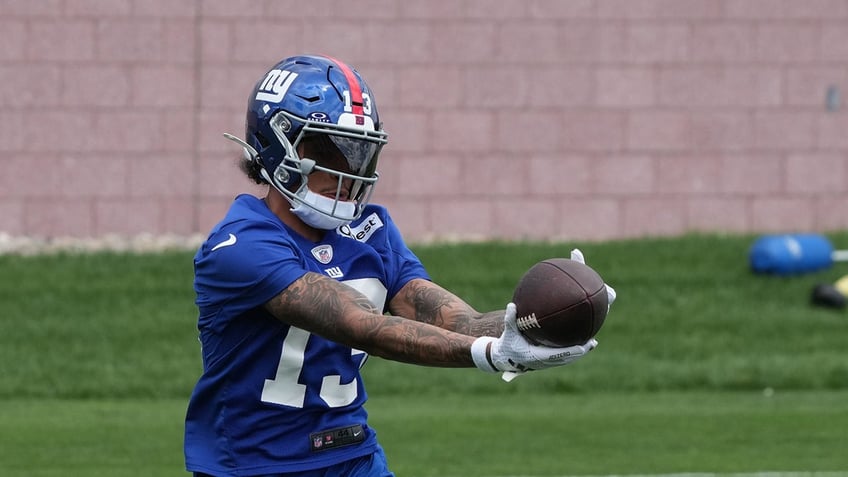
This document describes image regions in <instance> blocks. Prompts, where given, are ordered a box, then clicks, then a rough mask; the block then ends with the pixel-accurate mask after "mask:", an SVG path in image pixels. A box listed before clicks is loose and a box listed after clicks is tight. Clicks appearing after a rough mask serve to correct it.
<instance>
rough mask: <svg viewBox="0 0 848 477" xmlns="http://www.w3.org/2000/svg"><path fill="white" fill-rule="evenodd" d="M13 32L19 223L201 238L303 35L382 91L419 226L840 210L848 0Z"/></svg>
mask: <svg viewBox="0 0 848 477" xmlns="http://www.w3.org/2000/svg"><path fill="white" fill-rule="evenodd" d="M0 44H2V45H3V47H2V48H0V232H2V233H8V234H11V235H29V236H38V237H58V236H75V237H89V236H104V235H111V234H118V235H126V236H132V235H137V234H143V233H154V234H166V233H167V234H180V235H187V234H193V233H204V232H205V231H206V230H207V229H208V228H209V227H210V226H211V225H212V224H213V223H214V222H215V221H216V220H217V219H218V218H219V217H220V216H221V215H222V213H223V212H224V210H225V208H226V207H227V204H228V203H229V201H230V200H231V199H232V197H233V196H234V195H235V194H237V193H238V192H240V191H251V192H259V189H257V188H256V187H254V186H252V185H251V184H250V183H249V182H248V181H247V179H245V178H243V177H242V176H241V175H240V173H239V172H238V170H237V169H236V167H235V165H234V158H235V157H237V155H238V152H239V151H238V150H237V148H235V147H234V146H233V145H232V144H230V143H229V142H227V141H225V140H224V139H223V138H222V137H221V133H222V132H225V131H228V132H235V133H238V134H239V135H241V134H242V132H243V116H244V112H243V107H244V105H245V103H246V99H247V94H248V92H249V90H250V89H251V87H252V85H253V83H254V82H255V81H256V79H257V78H258V76H260V75H261V74H262V73H263V72H264V71H265V69H266V68H267V67H269V66H270V65H271V64H273V63H274V62H276V61H277V60H279V59H281V58H283V57H285V56H289V55H292V54H296V53H302V52H311V53H325V54H329V55H331V56H335V57H337V58H341V59H344V60H346V61H347V62H348V63H350V64H352V65H353V66H355V67H356V68H357V69H359V70H360V72H362V73H363V75H364V76H365V77H366V78H367V79H368V81H369V83H370V84H371V87H372V88H373V89H374V91H375V95H376V99H377V103H378V105H379V106H380V111H381V116H382V118H383V119H384V121H385V123H386V129H387V130H388V131H389V133H390V145H389V146H388V148H387V149H386V150H385V151H384V155H383V157H382V163H381V167H380V170H381V172H382V174H383V179H381V182H380V184H379V186H378V190H377V192H376V194H375V200H376V201H379V202H381V203H384V204H386V205H388V206H389V207H390V209H391V210H392V211H393V215H394V217H395V219H396V221H397V222H398V223H399V224H400V226H401V227H402V229H403V230H404V231H405V233H406V236H407V238H408V239H409V240H411V241H423V240H429V239H434V238H436V239H438V238H461V239H470V238H483V237H496V238H502V239H521V238H530V239H580V240H585V239H591V240H603V239H611V238H624V237H636V236H644V235H676V234H681V233H685V232H688V231H727V232H763V233H765V232H776V231H828V230H835V229H844V228H848V104H846V99H848V2H846V1H845V0H805V1H797V0H571V1H557V0H527V1H521V2H494V1H491V0H405V1H395V0H366V1H359V2H350V3H349V2H335V1H329V0H312V1H310V2H302V1H295V0H266V1H259V0H204V1H199V0H196V1H189V0H186V1H178V2H175V1H171V0H156V1H152V0H99V1H98V0H44V1H37V2H35V1H30V0H3V1H1V2H0ZM829 89H830V90H831V91H834V92H836V93H838V94H837V95H836V96H835V98H836V99H837V100H838V101H837V104H836V106H837V107H836V108H834V109H832V110H828V108H827V107H826V97H827V92H828V90H829Z"/></svg>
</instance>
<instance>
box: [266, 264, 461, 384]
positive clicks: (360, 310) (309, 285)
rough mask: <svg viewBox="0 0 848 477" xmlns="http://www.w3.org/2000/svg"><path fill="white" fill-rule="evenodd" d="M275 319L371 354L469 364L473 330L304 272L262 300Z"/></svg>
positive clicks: (437, 363) (418, 361)
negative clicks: (380, 302)
mask: <svg viewBox="0 0 848 477" xmlns="http://www.w3.org/2000/svg"><path fill="white" fill-rule="evenodd" d="M265 308H266V309H267V310H268V311H269V312H270V313H271V314H272V315H274V316H275V317H277V318H278V319H279V320H281V321H283V322H286V323H288V324H290V325H293V326H296V327H298V328H301V329H304V330H307V331H309V332H311V333H315V334H317V335H319V336H322V337H324V338H327V339H329V340H333V341H336V342H338V343H342V344H345V345H347V346H350V347H352V348H356V349H360V350H362V351H366V352H368V353H369V354H372V355H375V356H380V357H383V358H386V359H391V360H395V361H403V362H408V363H415V364H421V365H427V366H442V367H467V366H473V365H474V363H473V360H472V359H471V351H470V350H471V343H472V342H473V341H474V338H473V337H472V336H466V335H464V334H460V333H455V332H452V331H449V330H445V329H442V328H440V327H437V326H435V325H432V324H429V323H422V322H419V321H414V320H412V319H408V318H405V317H398V316H389V315H383V314H380V310H378V309H376V308H375V307H374V305H373V304H372V303H371V302H370V301H369V300H368V299H367V298H366V297H365V296H364V295H362V294H361V293H359V292H357V291H356V290H354V289H352V288H350V287H348V286H345V285H343V284H341V283H339V282H336V281H335V280H332V279H329V278H327V277H324V276H321V275H318V274H315V273H307V274H306V275H304V276H303V277H302V278H300V279H298V280H296V281H295V282H294V283H293V284H292V285H290V286H289V287H288V288H287V289H286V290H284V291H283V292H282V293H280V294H279V295H278V296H276V297H274V298H273V299H272V300H271V301H269V302H268V303H266V305H265Z"/></svg>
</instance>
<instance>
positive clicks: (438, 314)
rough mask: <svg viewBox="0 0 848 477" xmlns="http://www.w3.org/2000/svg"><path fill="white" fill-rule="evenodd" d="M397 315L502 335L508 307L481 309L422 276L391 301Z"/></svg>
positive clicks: (466, 332) (480, 333) (467, 332)
mask: <svg viewBox="0 0 848 477" xmlns="http://www.w3.org/2000/svg"><path fill="white" fill-rule="evenodd" d="M389 310H390V311H391V313H392V314H393V315H397V316H404V317H407V318H412V319H414V320H415V321H420V322H423V323H429V324H431V325H436V326H438V327H439V328H444V329H446V330H451V331H456V332H457V333H462V334H464V335H470V336H500V334H501V332H502V331H503V317H504V310H497V311H491V312H488V313H480V312H478V311H477V310H475V309H474V308H472V307H471V305H469V304H468V303H466V302H465V301H463V300H462V299H461V298H459V297H458V296H456V295H454V294H453V293H451V292H449V291H447V290H445V289H444V288H442V287H440V286H439V285H437V284H435V283H433V282H430V281H427V280H422V279H415V280H411V281H410V282H409V283H407V284H406V285H405V286H404V287H403V288H402V289H401V290H400V292H398V294H397V295H395V297H394V298H393V299H392V301H391V302H390V303H389Z"/></svg>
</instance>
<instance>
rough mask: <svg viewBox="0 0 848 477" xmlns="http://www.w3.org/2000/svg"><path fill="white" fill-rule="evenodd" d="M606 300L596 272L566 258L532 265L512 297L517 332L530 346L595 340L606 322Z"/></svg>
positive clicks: (563, 344)
mask: <svg viewBox="0 0 848 477" xmlns="http://www.w3.org/2000/svg"><path fill="white" fill-rule="evenodd" d="M608 300H609V299H608V297H607V291H606V286H605V285H604V280H603V279H602V278H601V276H600V275H599V274H598V272H596V271H595V270H594V269H592V268H591V267H589V266H588V265H584V264H582V263H580V262H578V261H575V260H570V259H567V258H549V259H547V260H542V261H541V262H539V263H537V264H535V265H533V266H532V267H531V268H530V269H529V270H528V271H527V272H526V273H525V274H524V275H523V276H522V277H521V279H520V280H519V282H518V285H517V286H516V287H515V292H514V293H513V296H512V302H513V303H515V307H516V315H515V319H516V324H517V325H518V330H519V331H520V332H521V333H522V334H523V335H524V336H525V337H526V338H527V340H528V341H530V342H531V343H534V344H537V345H545V346H554V347H565V346H572V345H577V344H583V343H585V342H586V341H589V339H590V338H592V337H594V336H595V335H596V334H597V333H598V331H599V330H600V329H601V326H602V325H603V324H604V320H605V319H606V316H607V310H608V309H609V307H608Z"/></svg>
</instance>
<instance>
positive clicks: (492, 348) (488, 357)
mask: <svg viewBox="0 0 848 477" xmlns="http://www.w3.org/2000/svg"><path fill="white" fill-rule="evenodd" d="M597 345H598V342H597V341H596V340H595V339H590V340H589V341H587V342H586V343H583V344H582V345H575V346H568V347H564V348H552V347H548V346H539V345H534V344H532V343H530V342H529V341H527V338H525V337H524V335H522V334H521V332H520V331H518V326H517V325H516V322H515V304H514V303H509V304H508V305H507V306H506V311H505V313H504V330H503V333H502V334H501V336H500V338H493V337H491V336H483V337H480V338H477V340H475V341H474V344H473V345H472V346H471V357H472V358H473V359H474V364H475V365H476V366H477V367H478V368H480V369H481V370H483V371H487V372H491V373H496V372H503V379H504V381H512V380H513V379H514V378H515V377H516V376H518V375H520V374H523V373H526V372H527V371H534V370H537V369H547V368H553V367H557V366H564V365H566V364H569V363H573V362H574V361H576V360H578V359H580V358H582V357H583V356H585V355H586V354H587V353H588V352H589V351H592V350H593V349H594V348H595V347H596V346H597Z"/></svg>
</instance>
